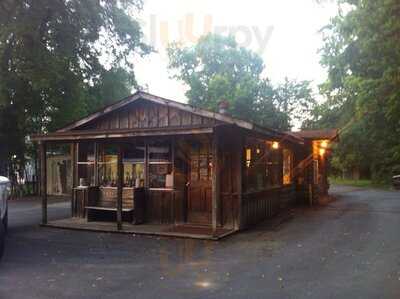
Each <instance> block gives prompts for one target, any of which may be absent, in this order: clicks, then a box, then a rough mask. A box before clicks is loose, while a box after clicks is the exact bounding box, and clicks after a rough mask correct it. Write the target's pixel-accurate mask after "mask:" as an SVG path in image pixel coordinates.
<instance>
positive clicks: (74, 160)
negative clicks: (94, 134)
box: [71, 142, 78, 216]
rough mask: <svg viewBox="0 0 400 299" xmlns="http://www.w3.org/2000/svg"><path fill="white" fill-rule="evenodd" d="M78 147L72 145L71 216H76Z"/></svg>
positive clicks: (74, 143)
mask: <svg viewBox="0 0 400 299" xmlns="http://www.w3.org/2000/svg"><path fill="white" fill-rule="evenodd" d="M76 151H77V146H76V142H73V143H71V162H72V199H71V216H73V215H74V214H75V212H74V211H75V202H76V199H75V188H76V187H77V173H78V172H77V168H78V161H77V155H76V154H77V153H76Z"/></svg>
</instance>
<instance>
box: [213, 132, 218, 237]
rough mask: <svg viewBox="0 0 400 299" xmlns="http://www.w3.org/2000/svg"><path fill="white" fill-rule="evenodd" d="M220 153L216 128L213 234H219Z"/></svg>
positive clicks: (214, 143) (214, 141)
mask: <svg viewBox="0 0 400 299" xmlns="http://www.w3.org/2000/svg"><path fill="white" fill-rule="evenodd" d="M219 159H220V155H219V134H218V130H216V131H215V132H214V134H213V142H212V163H213V172H212V200H211V202H212V216H211V217H212V230H213V235H215V236H216V235H217V226H218V220H219V217H218V215H219V210H220V209H219V202H220V161H219Z"/></svg>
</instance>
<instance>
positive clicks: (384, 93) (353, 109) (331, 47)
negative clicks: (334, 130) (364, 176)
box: [308, 0, 400, 180]
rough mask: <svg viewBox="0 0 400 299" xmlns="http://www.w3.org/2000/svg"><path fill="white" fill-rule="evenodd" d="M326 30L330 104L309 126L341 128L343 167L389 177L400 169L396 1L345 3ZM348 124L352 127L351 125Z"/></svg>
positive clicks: (326, 90) (326, 86)
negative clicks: (342, 128) (343, 127)
mask: <svg viewBox="0 0 400 299" xmlns="http://www.w3.org/2000/svg"><path fill="white" fill-rule="evenodd" d="M338 4H339V7H340V8H346V11H347V12H344V9H340V10H339V13H338V15H337V16H336V17H335V18H334V19H332V21H331V23H330V24H329V25H328V26H326V28H324V30H323V33H324V48H323V49H322V52H321V53H322V64H323V65H324V66H326V67H327V69H328V71H329V79H328V81H327V82H326V83H325V84H324V85H323V86H321V91H322V92H323V93H324V94H325V95H326V96H327V99H328V100H327V102H326V103H324V104H323V105H320V106H319V107H317V108H316V109H315V111H314V121H313V122H311V123H308V125H309V126H322V127H342V126H345V128H346V129H345V130H344V131H343V133H342V136H341V140H342V142H341V144H340V145H339V147H338V150H337V154H338V163H337V164H338V166H339V167H340V168H341V169H342V170H343V171H346V170H350V169H351V168H354V167H356V168H358V169H366V170H367V171H366V172H367V173H368V172H371V173H372V175H373V178H375V179H377V180H380V179H388V178H389V177H390V176H391V175H392V173H393V172H398V171H400V167H399V166H400V142H399V140H400V121H399V120H400V38H399V36H400V19H399V18H398V15H399V9H400V6H399V3H398V1H397V0H385V1H374V0H340V1H338ZM347 124H348V125H347Z"/></svg>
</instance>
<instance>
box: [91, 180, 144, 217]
mask: <svg viewBox="0 0 400 299" xmlns="http://www.w3.org/2000/svg"><path fill="white" fill-rule="evenodd" d="M144 194H145V193H144V189H143V188H124V189H123V192H122V219H123V220H124V221H129V222H134V223H136V224H138V223H142V222H143V221H144ZM135 208H136V209H135ZM85 210H86V211H87V220H88V221H96V220H103V219H104V218H106V216H107V215H106V214H109V213H112V214H114V215H112V216H115V217H116V215H117V211H118V209H117V189H116V188H112V187H100V188H98V193H97V196H93V197H91V198H90V199H89V200H88V202H87V205H86V206H85ZM102 216H103V217H102Z"/></svg>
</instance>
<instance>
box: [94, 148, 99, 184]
mask: <svg viewBox="0 0 400 299" xmlns="http://www.w3.org/2000/svg"><path fill="white" fill-rule="evenodd" d="M98 161H99V143H98V142H95V143H94V167H93V168H94V170H93V171H94V185H95V186H98V185H99V164H98Z"/></svg>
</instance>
